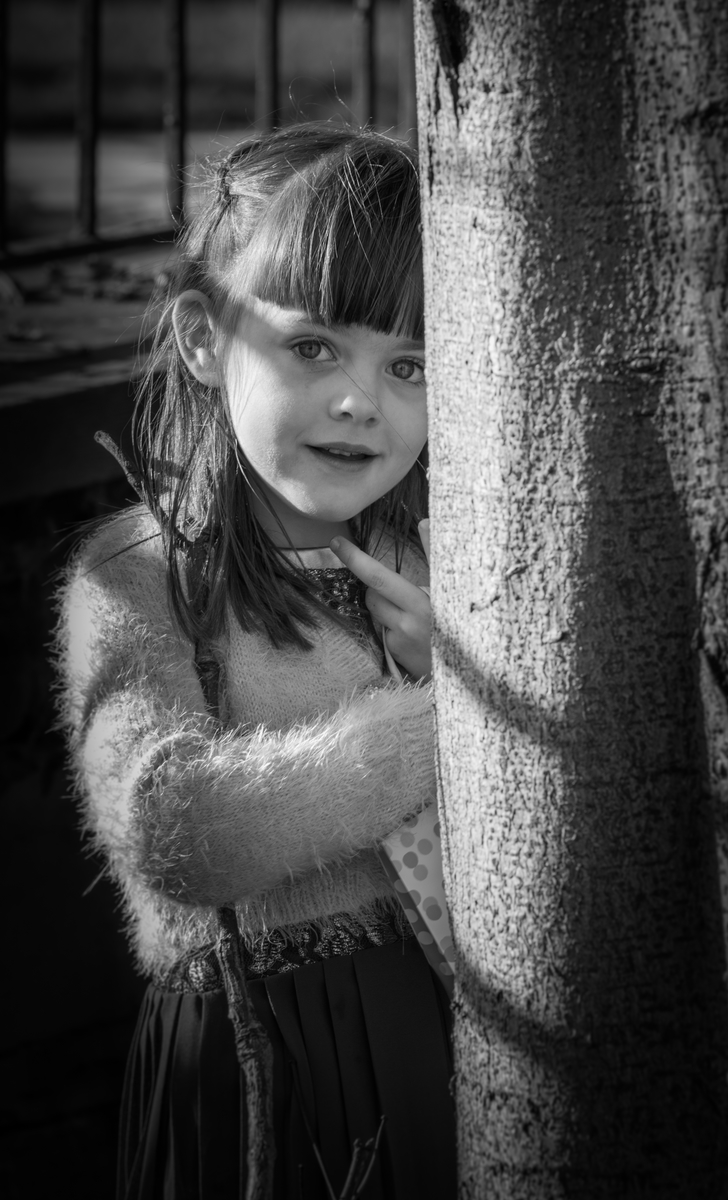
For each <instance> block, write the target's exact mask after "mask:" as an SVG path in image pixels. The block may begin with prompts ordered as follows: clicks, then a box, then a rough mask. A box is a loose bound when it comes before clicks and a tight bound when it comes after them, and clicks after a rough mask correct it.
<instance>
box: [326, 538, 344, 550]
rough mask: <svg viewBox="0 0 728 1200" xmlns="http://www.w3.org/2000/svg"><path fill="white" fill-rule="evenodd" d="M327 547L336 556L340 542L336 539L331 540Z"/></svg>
mask: <svg viewBox="0 0 728 1200" xmlns="http://www.w3.org/2000/svg"><path fill="white" fill-rule="evenodd" d="M329 545H330V547H331V549H332V550H333V552H334V554H337V553H338V550H339V546H340V545H341V542H340V541H339V539H338V538H332V539H331V541H330V542H329Z"/></svg>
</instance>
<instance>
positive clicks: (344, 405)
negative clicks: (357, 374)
mask: <svg viewBox="0 0 728 1200" xmlns="http://www.w3.org/2000/svg"><path fill="white" fill-rule="evenodd" d="M337 385H338V386H337V390H336V394H335V396H333V397H332V400H331V407H330V411H331V415H332V416H334V417H336V418H337V419H339V420H341V419H342V418H343V419H348V418H351V419H352V420H354V421H359V422H360V423H362V424H364V425H372V424H374V423H375V422H376V421H378V420H379V417H380V412H379V402H378V400H377V396H376V390H375V389H376V385H375V381H374V380H372V381H371V384H369V382H368V381H367V380H364V379H362V380H360V379H357V378H352V377H351V376H349V375H343V374H342V375H341V376H340V378H339V379H338V380H337Z"/></svg>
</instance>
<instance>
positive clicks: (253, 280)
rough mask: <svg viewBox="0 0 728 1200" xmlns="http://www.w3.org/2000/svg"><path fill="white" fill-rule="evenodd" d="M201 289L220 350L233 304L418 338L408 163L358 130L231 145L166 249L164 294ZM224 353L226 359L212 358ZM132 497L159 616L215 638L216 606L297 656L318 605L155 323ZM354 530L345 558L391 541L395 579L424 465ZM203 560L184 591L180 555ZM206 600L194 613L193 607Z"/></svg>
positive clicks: (136, 431)
mask: <svg viewBox="0 0 728 1200" xmlns="http://www.w3.org/2000/svg"><path fill="white" fill-rule="evenodd" d="M190 288H192V289H199V290H200V291H202V292H204V293H205V294H206V295H207V296H208V297H209V298H210V300H211V302H212V304H213V306H214V309H215V315H216V318H217V321H218V326H219V328H220V329H221V330H222V335H221V336H222V338H223V339H224V337H225V335H226V333H229V332H230V331H232V329H233V328H234V327H235V323H236V320H237V318H238V316H239V313H240V308H241V305H242V303H243V302H244V299H245V296H250V295H254V296H257V297H258V298H260V299H261V300H266V301H270V302H273V303H275V304H278V305H281V306H284V307H296V308H301V309H303V310H304V311H306V312H307V313H308V314H309V315H310V316H311V317H312V319H314V320H317V321H320V322H321V323H323V324H344V325H346V324H357V325H366V326H369V327H370V328H372V329H374V330H377V331H378V332H383V333H394V334H396V335H397V336H402V337H409V338H416V339H421V338H422V337H423V295H422V259H421V236H420V215H419V181H418V175H417V163H416V157H415V154H414V152H413V151H412V150H411V149H409V148H408V147H407V146H405V145H403V144H400V143H398V142H395V141H393V140H392V139H390V138H387V137H384V136H382V135H379V134H376V133H374V132H371V131H369V130H363V131H353V130H350V129H341V128H334V127H330V126H310V125H301V126H294V127H292V128H290V129H285V130H280V131H278V132H276V133H273V134H271V135H270V136H268V137H264V138H261V139H259V140H257V141H250V142H245V143H242V144H240V145H239V146H237V147H235V149H233V150H232V151H231V152H230V153H229V154H227V155H226V156H225V157H224V158H222V159H220V160H218V161H217V162H216V163H214V164H212V170H211V178H210V195H209V199H208V202H207V203H205V204H203V205H202V206H201V207H200V208H199V210H198V212H197V215H196V216H195V217H194V218H193V220H192V221H191V222H190V224H189V226H188V228H187V230H186V231H185V233H184V234H183V235H182V237H181V239H180V242H179V258H178V261H177V264H176V267H175V269H174V272H173V275H172V277H171V280H170V283H169V285H168V289H167V294H166V299H165V305H166V308H165V312H166V316H167V318H168V316H169V313H170V312H171V308H172V306H173V304H174V302H175V300H176V298H177V297H178V296H179V295H180V294H181V293H182V292H184V291H186V290H187V289H190ZM223 349H224V347H223ZM132 439H133V443H134V452H135V457H136V461H137V466H138V469H139V472H140V475H141V480H142V487H143V491H144V494H145V497H146V499H147V502H148V503H149V505H150V507H151V508H152V511H154V512H155V514H156V516H157V518H158V519H159V521H160V525H161V526H162V529H163V532H164V536H165V553H166V556H167V564H168V571H167V579H168V586H169V596H170V602H171V607H172V610H173V612H174V613H175V615H176V617H177V620H178V622H179V624H180V626H181V628H182V629H183V631H184V632H185V633H186V634H187V635H188V636H189V637H190V638H191V639H192V640H193V641H199V640H203V641H211V640H214V639H215V638H216V637H217V636H219V634H220V633H221V632H222V630H223V629H224V626H225V617H226V612H227V608H228V605H229V606H230V607H231V608H232V611H233V612H234V613H235V616H236V618H237V620H238V621H239V622H240V624H241V626H242V627H243V629H247V630H250V629H258V630H265V631H266V633H267V634H268V636H269V637H270V639H271V641H272V642H273V644H274V645H283V644H286V643H288V644H291V643H293V644H295V645H299V646H308V645H309V644H310V643H309V642H308V640H307V638H306V637H305V634H304V632H303V629H302V626H303V627H306V626H309V627H310V626H311V625H312V624H313V623H314V621H315V615H314V614H315V610H316V608H317V601H316V596H315V594H314V593H313V591H312V588H311V585H310V584H309V583H308V582H307V580H306V578H305V576H304V575H303V574H302V573H301V572H300V571H296V570H295V569H294V568H293V567H292V566H291V564H290V562H289V561H288V560H287V559H286V557H285V554H284V553H283V552H282V551H281V550H280V549H279V548H278V547H276V546H275V545H274V544H273V542H272V540H271V539H270V537H269V536H268V535H267V534H266V533H265V531H264V530H263V529H262V527H261V525H260V523H259V522H258V520H257V519H256V516H255V514H254V511H253V505H252V504H251V501H250V492H251V488H254V487H255V476H254V473H253V472H252V471H251V469H250V468H249V467H248V466H247V464H246V463H245V460H244V457H243V455H242V452H241V450H240V448H239V446H238V445H237V441H236V438H235V435H234V433H233V430H232V426H231V422H230V418H229V413H228V408H227V402H226V398H225V396H224V394H223V391H222V389H219V388H212V387H206V386H204V385H202V384H200V383H199V382H198V381H197V380H196V379H195V378H194V376H193V375H192V373H191V372H190V371H189V369H188V368H187V366H186V364H185V362H184V360H183V358H182V355H181V353H180V350H179V347H178V346H177V342H176V340H175V337H174V333H173V331H172V329H171V326H170V322H169V320H168V319H167V320H165V319H163V320H162V321H160V322H159V325H158V333H157V336H156V339H155V347H154V351H153V353H152V356H151V360H150V365H149V368H148V370H147V373H146V377H145V380H144V382H143V385H142V388H141V390H140V395H139V397H138V400H137V406H136V409H135V415H134V422H133V430H132ZM425 453H426V452H425V451H423V454H421V455H420V458H419V460H418V462H416V463H415V464H414V466H413V467H412V468H411V470H410V471H409V473H408V474H407V475H406V476H405V478H404V479H402V480H401V481H400V483H398V484H397V485H396V487H394V488H393V489H392V491H391V492H389V493H388V494H387V495H386V496H383V497H381V499H379V500H377V501H376V502H375V503H374V504H372V505H371V506H370V507H369V508H367V509H366V510H365V511H364V512H362V513H361V514H360V515H359V516H358V518H357V519H356V521H355V522H354V528H355V532H356V537H357V540H358V542H359V544H360V545H361V546H362V547H365V548H367V549H369V550H370V551H371V550H374V549H376V544H377V542H378V539H380V538H381V537H383V536H385V535H388V536H389V537H391V538H392V539H393V541H394V545H395V552H396V561H397V565H398V567H399V564H400V563H401V556H402V553H403V550H404V547H405V545H406V544H407V543H411V544H413V545H415V546H417V545H418V540H417V535H416V522H417V521H418V520H420V519H421V518H422V517H423V516H426V514H427V484H426V460H425V458H424V457H423V455H424V454H425ZM185 542H188V543H189V542H196V543H197V546H198V548H199V547H200V546H203V547H204V554H203V556H202V557H201V559H200V556H198V561H203V568H202V570H201V571H198V572H197V573H196V575H195V578H194V583H193V585H192V586H191V587H190V583H189V579H188V580H187V582H185V578H184V576H185V570H184V559H185V555H184V554H183V553H182V552H181V547H182V546H183V544H184V543H185ZM202 597H204V601H203V602H201V598H202Z"/></svg>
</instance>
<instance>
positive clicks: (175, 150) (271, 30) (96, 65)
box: [0, 0, 416, 265]
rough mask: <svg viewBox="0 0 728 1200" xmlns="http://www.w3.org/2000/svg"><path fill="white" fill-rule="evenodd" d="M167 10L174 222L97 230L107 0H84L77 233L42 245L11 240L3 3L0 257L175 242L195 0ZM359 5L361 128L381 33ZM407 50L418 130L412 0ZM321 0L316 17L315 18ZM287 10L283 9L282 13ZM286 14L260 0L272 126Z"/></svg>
mask: <svg viewBox="0 0 728 1200" xmlns="http://www.w3.org/2000/svg"><path fill="white" fill-rule="evenodd" d="M161 2H162V5H163V8H164V28H165V47H164V101H163V110H162V128H163V131H164V140H165V156H166V164H167V165H166V171H167V206H168V210H169V214H170V218H171V223H170V226H169V227H168V228H166V229H159V228H157V229H149V230H145V231H142V232H140V231H139V230H138V229H135V230H133V231H131V232H129V233H123V232H122V233H115V234H114V236H113V237H110V236H104V235H103V234H102V233H101V232H100V230H99V203H98V196H99V186H98V184H99V180H98V168H97V164H98V151H99V139H100V133H101V122H100V96H101V85H102V82H103V63H102V61H101V37H100V30H101V16H102V0H77V3H78V6H79V13H78V16H79V18H80V20H79V37H80V47H79V50H80V53H79V56H78V86H77V104H76V123H75V128H76V135H75V136H76V140H77V145H78V173H77V202H76V221H75V229H74V230H73V233H71V234H69V235H67V236H66V237H58V238H54V239H53V240H46V241H45V242H44V244H43V245H42V246H35V245H28V244H26V245H23V244H22V243H20V242H17V241H13V240H12V239H11V237H10V232H11V231H10V230H9V228H8V220H7V214H8V205H7V195H8V170H7V145H8V134H9V120H8V100H7V97H8V77H9V73H10V70H11V68H12V64H11V63H10V62H9V53H8V26H9V9H10V5H9V3H8V0H0V143H1V144H0V262H2V263H4V264H6V265H11V264H12V263H17V264H23V263H31V262H33V261H40V260H43V259H48V258H53V257H61V256H66V255H74V254H79V253H83V252H86V251H89V250H100V249H101V250H102V249H118V248H120V247H122V246H126V245H132V244H140V243H144V242H151V241H153V240H155V239H158V238H160V237H162V238H165V239H169V237H170V236H171V234H172V230H173V227H177V226H178V225H179V224H180V222H181V221H182V220H183V219H184V210H185V167H186V166H187V155H186V144H187V137H188V132H189V127H188V96H189V72H188V54H187V49H188V47H187V26H188V16H189V4H188V0H161ZM351 3H352V12H351V16H352V44H351V63H352V104H351V109H352V113H353V116H354V119H355V120H357V121H359V122H360V123H361V124H362V125H364V124H367V123H374V122H375V120H376V117H377V71H376V56H375V41H374V29H375V21H376V2H375V0H351ZM398 3H399V9H400V11H399V26H400V43H401V51H400V56H399V70H398V81H397V85H398V125H399V127H400V128H402V129H408V130H414V128H415V125H416V109H415V87H414V56H413V51H412V40H413V39H412V0H398ZM315 8H316V6H315V4H312V5H311V10H310V11H311V20H315V19H316V17H315ZM282 10H283V11H282ZM283 20H285V4H282V2H281V0H255V128H257V129H259V130H266V129H271V128H274V127H275V126H276V125H277V124H278V123H279V119H280V116H281V108H280V87H281V68H280V37H279V34H280V28H281V22H282V21H283Z"/></svg>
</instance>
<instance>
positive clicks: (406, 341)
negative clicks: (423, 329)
mask: <svg viewBox="0 0 728 1200" xmlns="http://www.w3.org/2000/svg"><path fill="white" fill-rule="evenodd" d="M289 328H290V330H291V332H293V331H294V330H295V329H301V330H306V331H308V330H310V329H312V328H318V329H324V330H325V329H328V330H330V331H331V333H341V332H342V331H343V330H344V329H347V328H348V326H347V325H344V324H342V322H341V321H323V320H322V319H321V317H318V316H316V315H315V314H312V315H311V316H310V317H309V316H308V315H307V314H306V313H304V312H301V313H300V314H298V313H297V314H296V315H295V316H292V317H291V320H290V323H289ZM397 340H398V347H397V349H398V350H404V351H407V350H412V351H415V350H420V351H421V350H424V348H425V343H424V342H423V341H422V340H419V341H418V340H417V339H416V338H398V339H397Z"/></svg>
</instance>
